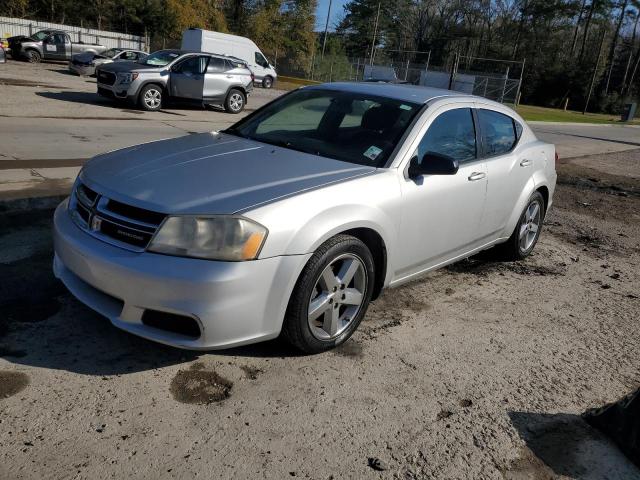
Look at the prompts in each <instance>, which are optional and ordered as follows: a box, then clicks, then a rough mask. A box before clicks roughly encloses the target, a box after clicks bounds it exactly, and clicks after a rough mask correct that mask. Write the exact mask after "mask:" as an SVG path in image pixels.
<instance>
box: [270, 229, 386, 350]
mask: <svg viewBox="0 0 640 480" xmlns="http://www.w3.org/2000/svg"><path fill="white" fill-rule="evenodd" d="M374 276H375V270H374V263H373V257H372V255H371V252H370V251H369V249H368V248H367V246H366V245H365V244H364V243H362V242H361V241H360V240H358V239H357V238H355V237H352V236H349V235H337V236H335V237H333V238H331V239H329V240H328V241H326V242H325V243H324V244H322V245H321V246H320V248H318V250H316V252H315V253H314V254H313V256H312V257H311V259H309V262H308V263H307V265H306V266H305V268H304V270H303V271H302V273H301V274H300V277H299V278H298V281H297V283H296V286H295V288H294V291H293V293H292V295H291V299H290V300H289V306H288V307H287V313H286V316H285V320H284V325H283V330H282V333H283V335H284V337H285V338H286V339H287V340H288V341H289V342H290V343H291V344H293V345H294V346H295V347H297V348H299V349H300V350H302V351H304V352H307V353H319V352H323V351H325V350H329V349H331V348H334V347H336V346H338V345H340V344H342V343H344V342H345V341H347V340H348V339H349V337H351V335H352V334H353V332H354V331H355V330H356V329H357V328H358V325H359V324H360V322H361V321H362V318H363V317H364V315H365V313H366V311H367V308H368V307H369V302H370V301H371V295H372V287H373V281H374Z"/></svg>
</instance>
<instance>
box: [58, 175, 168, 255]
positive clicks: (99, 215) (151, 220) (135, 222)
mask: <svg viewBox="0 0 640 480" xmlns="http://www.w3.org/2000/svg"><path fill="white" fill-rule="evenodd" d="M69 209H70V210H71V216H72V218H73V219H74V220H75V221H76V223H77V224H78V225H79V226H80V228H82V229H83V230H85V231H86V232H88V233H90V234H91V235H93V236H94V237H97V238H99V239H101V240H104V241H106V242H108V243H111V244H115V245H117V246H120V247H123V248H127V249H130V250H135V251H142V250H144V249H145V248H146V247H147V245H149V242H150V241H151V239H152V238H153V235H154V234H155V233H156V231H157V230H158V227H159V226H160V224H161V223H162V222H163V220H164V219H165V217H166V215H165V214H163V213H158V212H153V211H151V210H145V209H143V208H140V207H134V206H133V205H127V204H125V203H122V202H118V201H116V200H112V199H110V198H107V197H105V196H103V195H100V194H98V193H97V192H95V191H94V190H92V189H90V188H89V187H87V186H86V185H84V184H82V183H78V184H77V186H76V189H75V191H74V192H73V196H72V198H71V203H70V205H69Z"/></svg>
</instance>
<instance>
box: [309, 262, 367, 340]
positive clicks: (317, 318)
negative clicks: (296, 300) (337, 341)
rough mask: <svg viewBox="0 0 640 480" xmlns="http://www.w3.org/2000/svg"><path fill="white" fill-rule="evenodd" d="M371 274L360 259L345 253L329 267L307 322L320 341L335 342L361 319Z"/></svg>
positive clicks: (315, 293)
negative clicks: (359, 315)
mask: <svg viewBox="0 0 640 480" xmlns="http://www.w3.org/2000/svg"><path fill="white" fill-rule="evenodd" d="M367 281H368V279H367V271H366V269H365V267H364V262H363V261H362V259H360V257H358V256H357V255H354V254H352V253H345V254H343V255H340V256H338V257H337V258H335V259H334V260H333V261H332V262H331V263H329V265H327V266H326V267H325V268H324V270H323V271H322V273H321V274H320V276H319V277H318V279H317V280H316V284H315V286H314V288H313V290H312V292H311V298H310V299H309V308H308V313H307V318H308V322H309V328H310V330H311V333H312V334H313V336H314V337H316V338H317V339H319V340H332V339H334V338H336V337H338V336H339V335H340V334H341V333H342V332H344V331H345V330H346V329H347V328H348V327H349V325H350V323H351V321H352V320H353V319H354V318H355V317H356V316H357V315H358V312H359V311H360V309H361V308H362V304H363V303H364V299H365V292H366V288H367Z"/></svg>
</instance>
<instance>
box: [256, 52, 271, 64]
mask: <svg viewBox="0 0 640 480" xmlns="http://www.w3.org/2000/svg"><path fill="white" fill-rule="evenodd" d="M256 63H257V64H258V65H260V66H261V67H264V68H267V67H269V62H267V59H266V58H264V55H262V54H261V53H260V52H256Z"/></svg>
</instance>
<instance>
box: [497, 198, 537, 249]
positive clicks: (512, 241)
mask: <svg viewBox="0 0 640 480" xmlns="http://www.w3.org/2000/svg"><path fill="white" fill-rule="evenodd" d="M544 212H545V205H544V197H543V196H542V194H541V193H540V192H534V193H533V195H531V198H529V202H528V203H527V206H526V207H525V209H524V211H523V212H522V215H520V219H519V220H518V223H517V225H516V228H515V229H514V230H513V233H512V234H511V237H509V240H507V241H506V242H505V243H503V244H502V245H498V247H497V249H498V253H499V254H500V257H502V258H504V259H505V260H522V259H523V258H525V257H528V256H529V255H531V252H533V248H534V247H535V246H536V243H538V238H540V232H541V231H542V222H543V221H544Z"/></svg>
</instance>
